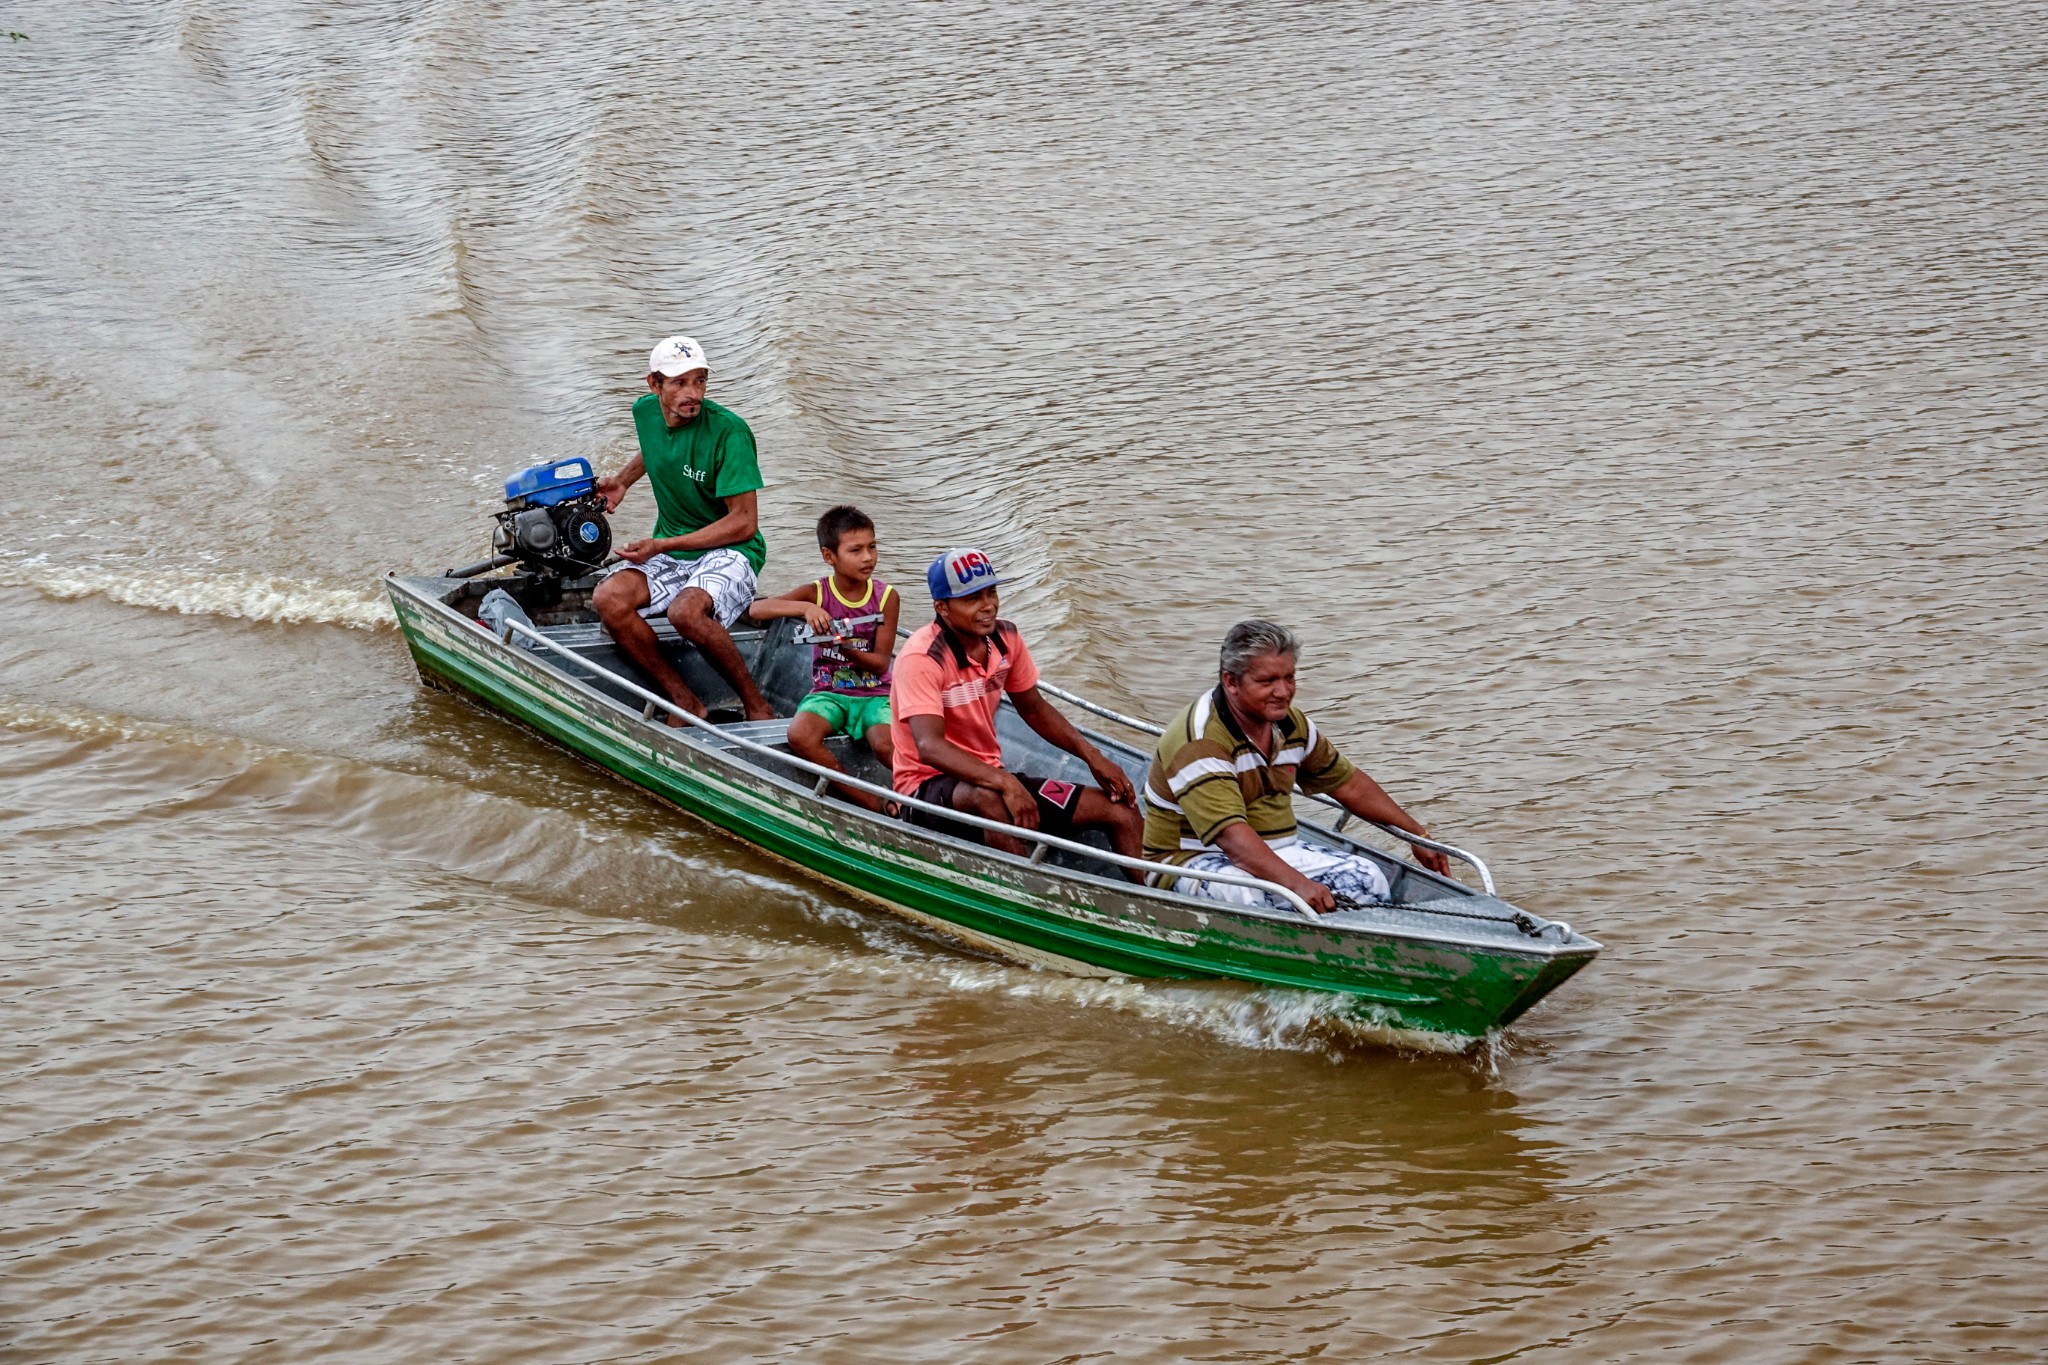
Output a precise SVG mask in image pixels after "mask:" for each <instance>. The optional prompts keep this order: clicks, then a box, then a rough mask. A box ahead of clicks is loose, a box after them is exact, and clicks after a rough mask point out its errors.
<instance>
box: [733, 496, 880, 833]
mask: <svg viewBox="0 0 2048 1365" xmlns="http://www.w3.org/2000/svg"><path fill="white" fill-rule="evenodd" d="M818 552H819V553H820V554H822V555H823V556H824V558H825V562H826V563H827V564H829V565H831V566H832V572H831V573H829V574H826V575H825V576H824V577H823V578H820V579H818V580H817V581H816V582H814V583H806V584H804V585H803V586H802V587H800V588H791V589H790V590H789V591H788V592H785V593H780V594H778V595H776V596H774V597H761V598H756V599H755V600H754V605H753V608H752V611H751V614H752V616H753V617H754V619H755V620H757V621H773V620H776V619H778V618H780V617H784V616H801V617H802V618H803V619H804V623H805V624H806V625H808V626H809V627H810V628H811V633H812V634H813V635H815V636H827V635H829V636H831V637H833V638H832V639H831V640H830V641H829V642H827V643H816V644H813V645H812V646H811V694H810V695H809V696H808V697H805V698H804V699H803V700H802V701H800V702H798V703H797V708H796V718H795V719H794V720H792V721H790V723H789V751H790V752H791V753H793V754H795V755H796V756H797V757H798V758H805V759H809V760H810V761H811V762H813V763H817V764H820V765H822V766H824V767H827V768H837V769H838V770H839V771H840V772H845V771H846V769H845V768H843V767H840V765H839V762H838V761H837V760H836V759H834V758H833V757H832V751H831V750H830V749H827V748H826V747H825V740H826V739H827V738H828V737H829V736H832V735H852V736H854V737H856V738H858V739H862V740H865V741H867V746H868V748H869V749H871V750H873V751H874V755H875V757H876V758H877V759H878V760H880V762H881V764H882V766H883V767H884V768H888V767H890V766H891V765H892V764H893V763H894V761H895V748H894V746H893V745H892V744H891V743H890V741H889V683H890V681H891V676H890V669H889V663H890V659H891V658H892V657H893V656H894V654H895V653H896V609H897V607H898V606H899V605H900V601H899V599H898V597H897V595H896V589H894V588H892V587H890V586H889V585H888V584H887V583H884V582H882V581H881V580H880V579H879V578H876V577H875V560H876V559H877V558H878V557H879V552H878V551H877V550H876V548H875V524H874V522H872V521H869V520H868V518H867V515H866V514H865V513H863V512H862V511H861V510H860V509H859V508H858V507H847V506H844V505H841V506H838V507H833V508H828V509H827V510H826V512H825V515H824V516H822V517H819V518H818ZM838 791H839V794H840V795H842V796H844V797H845V798H846V799H847V800H849V801H858V802H859V803H860V804H861V805H863V806H866V807H867V808H868V809H869V810H880V809H882V803H881V802H880V801H878V800H876V799H875V798H874V797H872V796H869V795H868V794H867V793H866V792H860V791H855V790H853V789H851V788H848V787H841V788H839V789H838Z"/></svg>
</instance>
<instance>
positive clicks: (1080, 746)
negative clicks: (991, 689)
mask: <svg viewBox="0 0 2048 1365" xmlns="http://www.w3.org/2000/svg"><path fill="white" fill-rule="evenodd" d="M1010 704H1011V705H1012V706H1015V707H1016V708H1017V714H1018V715H1019V716H1022V717H1023V718H1024V723H1025V724H1026V725H1028V726H1030V727H1031V728H1032V729H1034V730H1036V731H1037V732H1038V733H1039V735H1040V736H1042V737H1043V738H1044V739H1045V740H1046V741H1047V742H1048V743H1051V744H1056V745H1058V746H1059V747H1060V748H1062V749H1065V750H1066V751H1067V752H1068V753H1070V754H1072V755H1073V756H1074V757H1076V758H1078V759H1080V760H1081V761H1082V762H1083V763H1086V764H1087V765H1088V771H1089V773H1090V774H1091V775H1093V776H1094V778H1095V785H1096V786H1098V787H1100V788H1102V794H1103V795H1104V796H1107V797H1108V798H1109V799H1110V800H1112V801H1114V802H1116V803H1117V804H1118V805H1120V806H1132V805H1136V804H1137V801H1138V790H1137V788H1135V787H1133V786H1132V785H1131V775H1130V774H1129V773H1127V772H1125V771H1124V770H1123V769H1122V768H1119V767H1117V765H1116V764H1114V763H1112V762H1110V761H1109V760H1108V759H1106V758H1104V757H1103V756H1102V750H1100V749H1098V748H1096V747H1095V746H1094V745H1093V744H1090V743H1089V742H1088V740H1087V738H1086V737H1085V736H1084V735H1082V733H1081V732H1080V731H1079V730H1076V729H1075V728H1074V723H1073V722H1072V721H1070V720H1068V719H1067V718H1066V717H1065V716H1063V715H1061V714H1060V712H1059V708H1058V707H1056V706H1054V705H1053V704H1052V703H1051V702H1049V701H1047V700H1046V699H1045V698H1044V697H1043V696H1041V695H1039V691H1038V689H1037V688H1036V687H1028V688H1026V689H1025V690H1024V691H1022V692H1012V693H1011V694H1010ZM927 761H929V760H927ZM932 766H933V767H937V766H938V765H937V764H936V763H934V764H933V765H932Z"/></svg>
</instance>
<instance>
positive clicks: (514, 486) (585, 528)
mask: <svg viewBox="0 0 2048 1365" xmlns="http://www.w3.org/2000/svg"><path fill="white" fill-rule="evenodd" d="M497 518H498V529H497V530H496V531H494V532H492V533H491V548H492V549H493V550H495V551H496V552H497V553H498V554H499V555H500V556H502V557H504V558H508V559H516V560H518V561H519V562H520V563H521V564H523V565H525V566H526V567H527V568H529V569H532V570H533V571H535V572H536V573H542V574H548V575H559V574H564V573H568V574H582V573H588V572H590V571H591V570H592V569H595V568H597V567H598V566H599V565H601V564H603V563H604V560H605V556H606V555H608V554H610V553H611V550H612V528H611V523H610V522H609V521H607V520H606V519H605V514H604V499H603V498H602V497H600V496H598V492H597V476H596V475H594V474H593V473H591V469H590V461H588V460H586V459H584V458H583V457H582V456H580V455H579V456H576V457H573V458H571V459H567V460H557V461H555V462H554V463H553V464H543V465H535V466H534V467H533V468H532V469H529V470H526V471H525V472H524V473H520V474H515V475H513V476H512V477H511V478H509V479H507V480H505V510H504V511H502V512H499V513H498V514H497Z"/></svg>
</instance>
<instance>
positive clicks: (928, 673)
mask: <svg viewBox="0 0 2048 1365" xmlns="http://www.w3.org/2000/svg"><path fill="white" fill-rule="evenodd" d="M997 639H1000V640H1001V641H1002V643H1003V644H1004V645H1006V646H1007V647H1008V648H1007V650H1004V649H1001V648H998V647H997V644H996V640H997ZM1036 686H1038V665H1037V664H1035V663H1033V662H1032V661H1031V651H1030V650H1028V649H1026V648H1025V647H1024V637H1023V636H1022V635H1021V634H1019V633H1018V631H1017V627H1016V626H1015V625H1014V624H1012V623H1011V622H1009V621H998V622H996V634H995V637H994V638H991V639H990V641H989V646H988V658H987V659H985V660H983V661H982V662H981V663H980V664H976V663H975V662H974V661H973V660H972V659H969V660H968V661H967V664H966V666H965V667H964V668H963V667H962V666H961V664H960V661H959V659H958V658H957V657H955V655H954V653H953V647H952V646H951V645H949V644H947V643H946V637H945V635H944V634H943V633H941V632H940V630H939V623H938V622H936V621H933V622H930V623H928V624H926V625H925V626H923V627H922V628H921V629H919V630H918V631H917V632H916V633H914V634H913V635H912V636H911V637H910V638H909V639H908V640H906V641H905V642H904V645H903V652H902V653H901V654H899V655H897V656H896V678H895V682H894V683H893V684H892V685H891V686H890V688H889V737H890V738H891V739H893V740H895V741H896V767H895V771H894V772H893V773H892V774H891V780H892V782H893V783H894V785H895V788H896V790H897V791H899V792H901V793H903V794H904V795H905V796H915V795H917V789H918V788H919V787H920V786H922V785H924V784H925V783H926V782H928V781H930V780H931V779H932V778H934V777H937V776H939V770H938V769H937V768H934V767H932V766H931V765H930V764H929V763H926V762H924V761H922V760H921V759H919V758H918V756H917V741H916V740H914V739H912V738H911V736H910V718H911V717H912V716H938V717H940V718H941V719H943V720H944V721H945V722H946V738H947V740H948V741H950V742H951V743H954V744H957V745H959V746H960V747H961V748H963V749H965V750H966V751H967V752H968V753H970V754H972V755H974V756H975V757H976V758H978V759H980V760H981V761H982V762H983V763H987V764H989V765H990V766H992V767H997V768H1000V767H1002V766H1003V746H1002V744H1001V743H1000V742H999V741H998V740H997V739H996V710H997V708H999V707H1000V706H1001V705H1002V704H1003V694H1004V693H1006V692H1029V691H1030V690H1031V689H1032V688H1034V687H1036Z"/></svg>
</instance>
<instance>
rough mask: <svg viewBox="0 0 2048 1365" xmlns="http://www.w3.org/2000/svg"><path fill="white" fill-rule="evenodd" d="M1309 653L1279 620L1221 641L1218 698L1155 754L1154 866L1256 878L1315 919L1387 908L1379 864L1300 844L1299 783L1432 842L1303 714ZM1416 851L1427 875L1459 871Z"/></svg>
mask: <svg viewBox="0 0 2048 1365" xmlns="http://www.w3.org/2000/svg"><path fill="white" fill-rule="evenodd" d="M1300 654H1301V641H1300V640H1299V639H1297V638H1296V636H1295V634H1294V632H1293V631H1291V630H1288V629H1287V628H1286V627H1284V626H1276V625H1274V624H1273V623H1272V622H1271V621H1240V622H1238V623H1237V624H1236V625H1234V626H1232V627H1231V628H1230V633H1229V634H1227V635H1225V636H1224V637H1223V658H1222V667H1221V669H1220V670H1219V676H1218V678H1217V684H1216V687H1215V689H1214V690H1213V691H1210V692H1207V693H1204V694H1203V695H1202V696H1200V697H1198V698H1196V699H1195V701H1194V703H1193V704H1192V705H1190V706H1189V707H1188V708H1187V709H1186V710H1184V711H1182V712H1181V713H1180V714H1179V715H1177V716H1175V717H1174V718H1173V720H1172V722H1171V723H1170V724H1168V725H1167V727H1166V733H1165V734H1163V735H1161V736H1160V737H1159V747H1158V748H1157V749H1155V750H1154V751H1153V755H1152V771H1151V773H1150V774H1149V775H1148V776H1147V777H1146V780H1145V856H1146V857H1147V858H1149V859H1152V860H1153V861H1155V862H1168V863H1175V864H1178V865H1180V866H1183V867H1186V868H1188V869H1189V870H1190V871H1197V872H1228V871H1233V870H1234V871H1239V872H1246V873H1250V874H1251V875H1252V876H1254V877H1261V878H1264V879H1265V880H1266V881H1269V882H1277V883H1278V884H1279V885H1281V886H1284V887H1286V888H1287V889H1288V890H1290V891H1292V892H1294V893H1295V894H1296V895H1298V896H1300V897H1301V898H1302V899H1303V900H1304V901H1307V902H1308V904H1309V906H1310V908H1311V909H1314V910H1317V911H1325V912H1326V911H1330V910H1334V909H1336V908H1337V899H1338V897H1339V896H1342V897H1345V898H1347V899H1351V900H1359V901H1368V902H1372V901H1384V900H1386V899H1387V891H1388V887H1387V878H1386V874H1385V873H1384V872H1383V871H1381V869H1380V866H1379V864H1377V863H1375V862H1373V861H1372V859H1370V858H1365V857H1359V856H1355V855H1350V854H1344V853H1338V852H1334V851H1332V850H1330V849H1326V848H1319V847H1316V846H1314V845H1312V844H1305V843H1303V842H1301V840H1300V839H1298V838H1297V837H1296V836H1295V823H1294V788H1295V786H1296V784H1297V781H1298V782H1299V785H1300V786H1301V789H1302V790H1303V791H1305V792H1308V793H1310V794H1311V795H1320V794H1323V793H1328V794H1329V795H1330V796H1332V797H1334V798H1335V799H1336V800H1337V801H1338V802H1339V803H1341V804H1342V805H1343V807H1344V808H1345V809H1346V810H1348V811H1350V812H1351V813H1352V814H1354V815H1357V816H1359V817H1360V818H1362V819H1366V820H1374V821H1378V822H1379V823H1381V824H1386V825H1392V826H1393V827H1395V828H1396V829H1402V830H1406V831H1408V832H1409V833H1410V834H1419V835H1422V836H1423V837H1425V838H1427V837H1428V835H1429V831H1428V830H1426V829H1424V828H1423V827H1422V826H1421V825H1420V824H1419V823H1418V822H1417V821H1416V820H1415V818H1414V817H1413V816H1411V815H1409V814H1408V812H1407V811H1405V810H1402V809H1401V807H1400V806H1399V805H1398V804H1396V803H1395V801H1394V798H1393V797H1391V796H1388V795H1387V794H1386V792H1384V791H1382V790H1381V789H1380V784H1379V783H1377V782H1375V781H1373V780H1372V779H1371V778H1370V777H1368V776H1366V774H1365V773H1364V772H1363V771H1362V770H1360V769H1359V768H1358V767H1356V766H1355V765H1353V764H1352V762H1351V761H1350V760H1349V759H1347V758H1345V757H1344V755H1342V754H1340V753H1338V752H1337V748H1336V746H1335V745H1333V744H1331V743H1330V739H1329V736H1327V735H1325V734H1323V733H1322V731H1320V730H1318V729H1317V728H1316V724H1315V722H1314V721H1312V720H1310V719H1309V718H1308V717H1307V716H1305V715H1303V714H1302V713H1301V711H1300V710H1299V709H1298V708H1297V707H1296V706H1295V705H1294V666H1295V660H1296V659H1297V658H1298V657H1299V656H1300ZM1414 848H1415V860H1416V861H1417V862H1419V863H1421V864H1422V865H1423V866H1424V867H1426V868H1428V869H1430V870H1431V871H1432V872H1437V873H1442V874H1446V875H1447V874H1448V873H1449V872H1450V865H1449V863H1448V862H1447V861H1446V860H1445V858H1444V856H1443V855H1442V854H1441V853H1438V852H1436V851H1435V850H1433V849H1427V848H1423V847H1422V846H1421V845H1419V844H1418V845H1415V846H1414ZM1160 875H1161V876H1162V877H1163V876H1164V875H1165V874H1160ZM1174 889H1175V890H1177V891H1180V892H1181V893H1183V894H1185V895H1190V896H1201V897H1204V898H1206V899H1209V900H1215V901H1224V902H1228V903H1231V904H1236V905H1256V904H1259V903H1260V902H1262V901H1263V902H1266V903H1268V904H1273V905H1274V906H1275V908H1279V907H1278V902H1277V898H1276V897H1273V896H1271V895H1268V894H1267V893H1264V892H1261V891H1259V890H1257V889H1255V888H1253V887H1249V886H1232V885H1228V884H1226V883H1222V882H1205V881H1198V880H1196V879H1194V878H1191V877H1181V878H1179V879H1177V881H1176V884H1175V887H1174Z"/></svg>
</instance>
